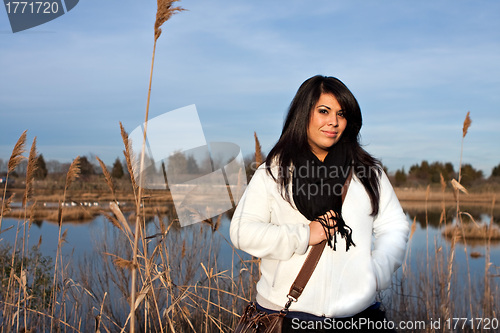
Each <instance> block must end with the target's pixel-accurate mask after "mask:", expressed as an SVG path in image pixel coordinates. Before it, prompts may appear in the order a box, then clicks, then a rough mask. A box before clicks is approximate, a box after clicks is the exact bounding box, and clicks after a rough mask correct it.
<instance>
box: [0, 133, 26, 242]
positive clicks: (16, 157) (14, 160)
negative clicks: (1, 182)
mask: <svg viewBox="0 0 500 333" xmlns="http://www.w3.org/2000/svg"><path fill="white" fill-rule="evenodd" d="M26 132H27V130H25V131H24V132H23V134H21V136H20V137H19V139H18V140H17V142H16V145H15V146H14V149H13V150H12V155H11V156H10V159H9V163H8V168H7V176H6V177H5V187H4V190H3V197H2V206H1V208H0V213H1V214H0V233H1V232H2V219H3V212H4V206H5V197H6V196H7V185H9V174H11V173H12V172H13V171H14V170H15V169H16V167H17V166H18V165H19V163H21V161H22V160H23V158H24V157H23V153H24V152H25V150H24V146H25V144H26Z"/></svg>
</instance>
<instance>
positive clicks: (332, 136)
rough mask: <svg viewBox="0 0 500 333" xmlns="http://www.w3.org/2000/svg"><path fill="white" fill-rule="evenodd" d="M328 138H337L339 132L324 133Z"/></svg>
mask: <svg viewBox="0 0 500 333" xmlns="http://www.w3.org/2000/svg"><path fill="white" fill-rule="evenodd" d="M322 132H323V133H324V134H325V135H326V136H327V137H329V138H335V137H337V135H338V132H330V131H322Z"/></svg>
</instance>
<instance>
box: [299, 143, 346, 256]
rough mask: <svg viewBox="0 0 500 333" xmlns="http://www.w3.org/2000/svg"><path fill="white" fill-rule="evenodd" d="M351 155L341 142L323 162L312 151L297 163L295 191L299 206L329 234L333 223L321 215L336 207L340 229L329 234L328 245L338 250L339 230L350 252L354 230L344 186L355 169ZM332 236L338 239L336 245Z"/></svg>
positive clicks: (337, 225)
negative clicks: (348, 219)
mask: <svg viewBox="0 0 500 333" xmlns="http://www.w3.org/2000/svg"><path fill="white" fill-rule="evenodd" d="M351 161H352V159H351V158H350V154H349V152H348V149H347V145H346V144H344V143H342V142H339V143H337V144H335V145H334V146H332V148H330V150H329V152H328V155H327V156H326V157H325V160H324V161H323V162H321V161H320V160H319V159H318V158H317V157H316V155H314V154H313V153H312V152H311V151H310V150H308V151H307V153H305V154H303V155H302V156H300V157H299V158H298V159H297V160H296V161H294V162H293V164H294V169H293V179H292V192H293V200H294V202H295V206H297V209H298V210H299V211H300V212H301V213H302V215H304V216H305V217H306V218H307V219H308V220H310V221H314V220H317V221H319V222H320V223H321V224H322V225H323V228H324V229H325V233H326V234H327V235H329V232H328V231H329V229H332V227H331V226H329V225H328V224H327V221H325V220H323V219H321V218H319V217H320V216H321V215H323V214H325V213H326V212H328V211H330V210H333V211H334V212H335V213H336V215H337V218H335V221H336V227H337V231H336V232H334V233H333V235H330V236H329V237H328V240H327V241H328V245H329V246H330V247H332V248H333V249H334V250H336V243H337V233H339V234H340V236H341V237H343V238H345V240H346V251H348V250H349V247H350V246H351V245H354V246H356V245H355V244H354V242H353V241H352V237H351V233H352V230H351V228H350V227H349V226H347V225H346V223H345V221H344V219H343V218H342V214H341V212H342V187H343V185H344V183H345V181H346V179H347V177H348V175H349V172H350V171H351ZM332 238H333V240H334V242H333V246H332Z"/></svg>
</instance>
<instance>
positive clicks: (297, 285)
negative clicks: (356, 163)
mask: <svg viewBox="0 0 500 333" xmlns="http://www.w3.org/2000/svg"><path fill="white" fill-rule="evenodd" d="M351 179H352V169H351V172H350V173H349V176H347V179H346V181H345V183H344V186H343V187H342V203H343V202H344V200H345V197H346V195H347V190H348V189H349V185H350V184H351ZM325 245H326V240H324V241H322V242H321V243H319V244H316V245H314V246H313V247H312V248H311V251H309V254H308V255H307V258H306V260H305V261H304V264H303V265H302V268H301V269H300V272H299V274H298V275H297V277H296V278H295V281H293V284H292V286H291V288H290V292H289V293H288V295H287V296H288V297H289V299H290V300H291V301H297V299H298V298H299V296H300V295H301V294H302V291H303V290H304V288H305V286H306V284H307V282H308V281H309V278H310V277H311V275H312V273H313V271H314V269H315V268H316V265H317V264H318V261H319V258H320V257H321V254H322V253H323V249H324V248H325ZM291 301H289V302H288V303H287V305H286V306H285V309H286V310H287V311H288V307H289V306H290V304H291Z"/></svg>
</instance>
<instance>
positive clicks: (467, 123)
mask: <svg viewBox="0 0 500 333" xmlns="http://www.w3.org/2000/svg"><path fill="white" fill-rule="evenodd" d="M471 124H472V120H471V119H470V111H468V112H467V115H466V116H465V120H464V126H463V128H462V138H465V136H466V135H467V131H468V130H469V127H470V125H471Z"/></svg>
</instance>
